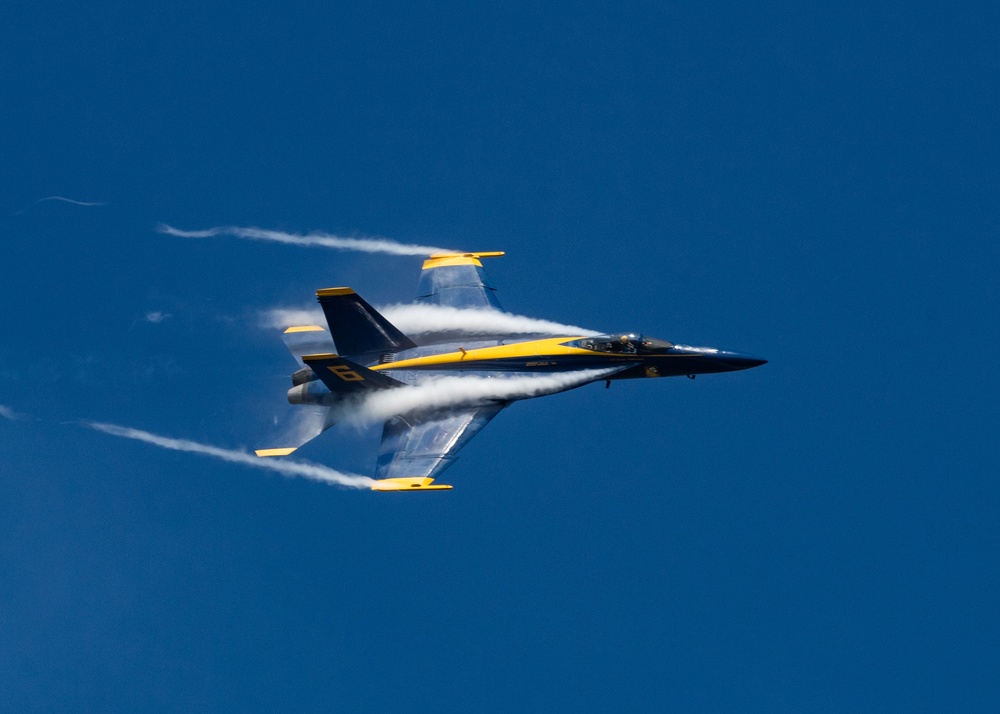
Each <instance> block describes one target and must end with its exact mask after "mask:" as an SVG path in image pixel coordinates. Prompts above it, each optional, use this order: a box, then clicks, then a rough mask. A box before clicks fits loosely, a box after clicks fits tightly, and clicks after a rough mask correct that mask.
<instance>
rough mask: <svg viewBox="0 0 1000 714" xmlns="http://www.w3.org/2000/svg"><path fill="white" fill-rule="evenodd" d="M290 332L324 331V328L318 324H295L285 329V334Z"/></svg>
mask: <svg viewBox="0 0 1000 714" xmlns="http://www.w3.org/2000/svg"><path fill="white" fill-rule="evenodd" d="M291 332H325V330H324V329H323V328H322V327H320V326H319V325H296V326H295V327H289V328H287V329H285V334H286V335H287V334H289V333H291Z"/></svg>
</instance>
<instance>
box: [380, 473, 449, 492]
mask: <svg viewBox="0 0 1000 714" xmlns="http://www.w3.org/2000/svg"><path fill="white" fill-rule="evenodd" d="M433 482H434V479H432V478H424V477H423V476H414V477H413V478H384V479H381V480H379V481H376V482H375V485H374V486H372V491H449V490H451V486H446V485H445V484H437V485H434V486H432V485H431V484H432V483H433Z"/></svg>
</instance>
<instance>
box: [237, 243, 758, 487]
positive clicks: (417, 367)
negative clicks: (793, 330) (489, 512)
mask: <svg viewBox="0 0 1000 714" xmlns="http://www.w3.org/2000/svg"><path fill="white" fill-rule="evenodd" d="M502 255H503V253H501V252H490V253H448V254H437V255H432V256H431V257H430V258H428V259H427V260H426V261H425V262H424V264H423V270H422V272H421V277H420V286H419V297H418V298H417V304H425V305H432V306H443V307H448V308H459V309H463V310H465V309H472V310H486V311H500V312H502V311H503V308H502V307H501V306H500V302H499V301H498V300H497V297H496V290H495V289H494V288H493V287H492V286H491V285H490V283H489V281H488V279H487V277H486V272H485V271H484V270H483V265H482V262H481V259H482V258H488V257H495V256H502ZM316 296H317V298H318V299H319V303H320V305H321V306H322V308H323V312H324V313H325V315H326V321H327V324H328V325H329V333H327V332H326V330H324V329H323V328H322V327H320V326H318V325H305V326H297V327H289V328H288V329H287V330H285V334H284V338H285V342H286V344H287V345H288V347H289V349H290V350H291V352H292V354H293V355H295V356H296V357H297V358H298V359H299V360H300V361H301V363H302V364H304V366H303V367H302V368H301V369H299V370H298V371H297V372H295V373H294V374H292V385H293V386H292V388H291V389H290V390H289V391H288V401H289V402H291V403H292V404H303V405H313V406H321V407H326V408H327V412H326V418H325V420H324V422H323V424H322V426H321V427H320V428H319V429H317V430H316V433H314V434H311V435H309V437H308V438H312V437H313V436H316V435H317V434H318V433H321V432H322V431H324V430H325V429H327V428H329V427H330V426H332V425H333V424H334V423H335V422H336V419H337V416H338V414H341V413H342V411H343V409H345V408H347V409H349V408H350V405H351V404H352V400H358V399H363V398H364V397H365V396H368V395H370V394H371V393H372V392H374V391H381V390H387V389H395V388H399V387H404V386H405V385H424V387H429V388H431V389H433V388H434V386H433V385H435V384H442V382H440V381H437V382H435V381H434V380H440V378H442V377H446V376H457V375H462V376H476V377H480V378H482V377H488V378H504V377H506V378H518V377H529V378H532V377H533V378H536V379H537V378H538V377H541V376H544V375H550V376H551V375H557V374H569V375H579V376H580V378H572V379H570V380H569V381H566V382H561V383H558V384H555V385H550V386H549V387H548V388H545V389H538V390H527V391H525V392H524V393H520V394H518V393H516V391H515V393H514V394H513V395H512V394H510V393H503V390H499V391H498V392H497V394H495V395H492V397H491V395H489V394H488V391H489V390H487V394H486V396H483V395H482V394H480V397H479V398H478V400H474V399H472V398H470V401H469V402H468V403H460V402H454V401H451V402H449V403H448V405H447V406H441V405H440V404H439V405H437V406H428V407H424V408H419V407H418V408H416V409H413V408H412V407H411V409H410V410H409V411H407V413H405V414H398V415H394V416H389V418H388V419H387V421H385V424H384V426H383V431H382V445H381V448H380V450H379V455H378V461H377V465H376V474H375V478H376V482H375V485H374V486H373V490H376V491H428V490H439V489H450V488H451V486H446V485H442V484H435V483H434V480H435V479H436V478H437V477H438V476H439V475H440V474H441V472H442V471H444V470H445V469H446V468H448V467H449V466H451V465H452V464H453V463H454V462H455V459H456V454H457V453H458V451H459V450H460V449H461V448H462V447H463V446H465V444H466V443H468V442H469V440H470V439H472V437H473V436H475V435H476V434H477V433H479V431H480V430H481V429H482V428H483V427H484V426H486V424H488V423H489V421H490V420H491V419H493V417H495V416H496V415H497V414H499V413H500V411H501V410H503V409H504V407H506V406H508V405H509V404H510V403H512V402H513V401H517V400H518V399H525V398H530V397H533V396H543V395H545V394H552V393H554V392H557V391H563V390H565V389H571V388H574V387H578V386H582V385H583V384H587V383H590V382H594V381H606V382H607V384H608V385H610V383H611V381H613V380H618V379H636V378H644V379H648V378H658V377H673V376H678V375H687V376H691V377H693V376H694V375H696V374H708V373H714V372H731V371H734V370H740V369H748V368H750V367H756V366H758V365H761V364H764V363H765V362H766V360H762V359H757V358H756V357H750V356H749V355H745V354H739V353H737V352H725V351H722V350H717V349H711V348H704V347H688V346H684V345H678V344H674V343H671V342H667V341H665V340H658V339H655V338H652V337H646V336H644V335H641V334H638V333H635V332H621V333H617V332H616V333H612V334H605V335H596V336H594V335H566V336H560V337H553V336H551V335H549V336H544V337H543V336H542V335H541V334H532V335H523V334H522V335H518V336H517V337H516V339H511V336H510V335H507V334H505V335H496V334H493V335H490V334H487V333H488V330H486V329H485V328H484V330H483V331H482V332H481V333H480V334H475V333H470V332H469V331H468V330H465V331H463V332H462V333H455V332H438V333H434V334H430V335H421V336H419V337H416V338H415V339H416V341H415V340H414V339H411V338H410V337H407V336H406V335H404V334H403V333H402V332H401V331H400V330H398V329H397V328H396V327H395V326H393V325H392V324H391V323H390V322H389V321H388V320H386V318H385V317H383V316H382V315H381V314H379V312H378V311H376V310H375V309H374V308H372V306H371V305H369V304H368V303H367V302H365V301H364V300H363V299H362V298H361V297H360V296H359V295H358V294H357V293H355V292H354V290H352V289H351V288H326V289H324V290H319V291H317V293H316ZM472 314H473V315H475V314H477V313H472ZM480 314H481V313H480ZM331 337H332V343H331V341H330V338H331ZM542 381H544V380H538V383H541V382H542ZM550 381H551V380H550ZM511 383H512V382H507V383H506V384H511ZM494 384H497V385H499V384H501V382H496V383H494ZM501 395H502V396H501ZM432 401H433V400H432ZM355 403H356V402H355ZM307 440H308V439H307ZM302 443H305V442H302ZM301 445H302V444H301V443H300V444H297V445H296V446H289V447H283V448H278V449H262V450H259V451H257V452H256V453H257V455H258V456H286V455H288V454H290V453H292V452H293V451H295V450H296V449H297V448H298V447H299V446H301Z"/></svg>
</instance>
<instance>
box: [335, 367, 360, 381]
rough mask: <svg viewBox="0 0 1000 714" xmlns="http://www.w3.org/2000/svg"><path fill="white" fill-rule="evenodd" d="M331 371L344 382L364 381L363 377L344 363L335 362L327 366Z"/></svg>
mask: <svg viewBox="0 0 1000 714" xmlns="http://www.w3.org/2000/svg"><path fill="white" fill-rule="evenodd" d="M327 369H329V370H330V371H331V372H333V373H334V374H335V375H337V376H338V377H340V378H341V379H342V380H344V381H345V382H364V381H365V378H364V377H362V376H361V375H360V374H358V373H357V372H355V371H354V370H353V369H351V368H350V367H348V366H347V365H346V364H335V365H331V366H330V367H327Z"/></svg>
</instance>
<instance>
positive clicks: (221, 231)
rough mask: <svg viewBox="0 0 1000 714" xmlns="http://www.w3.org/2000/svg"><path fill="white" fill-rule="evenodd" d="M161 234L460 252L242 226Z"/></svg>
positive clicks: (169, 229) (392, 251)
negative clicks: (221, 236) (220, 236)
mask: <svg viewBox="0 0 1000 714" xmlns="http://www.w3.org/2000/svg"><path fill="white" fill-rule="evenodd" d="M156 230H157V231H159V232H160V233H166V234H167V235H171V236H177V237H179V238H211V237H212V236H219V235H226V236H235V237H237V238H247V239H250V240H269V241H275V242H278V243H287V244H289V245H302V246H320V247H323V248H334V249H336V250H353V251H359V252H361V253H388V254H389V255H421V256H425V257H426V256H428V255H431V254H433V253H454V252H456V251H453V250H449V249H448V248H437V247H435V246H431V245H411V244H408V243H399V242H397V241H394V240H390V239H389V238H343V237H341V236H335V235H332V234H330V233H306V234H305V235H299V234H295V233H284V232H282V231H269V230H265V229H263V228H252V227H249V228H243V227H240V226H218V227H216V228H207V229H205V230H200V231H183V230H180V229H179V228H174V227H173V226H168V225H167V224H166V223H161V224H160V225H158V226H157V227H156Z"/></svg>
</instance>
